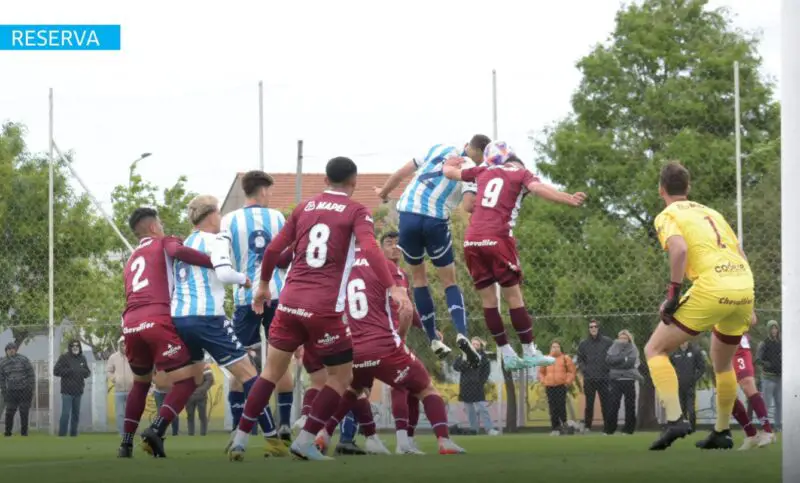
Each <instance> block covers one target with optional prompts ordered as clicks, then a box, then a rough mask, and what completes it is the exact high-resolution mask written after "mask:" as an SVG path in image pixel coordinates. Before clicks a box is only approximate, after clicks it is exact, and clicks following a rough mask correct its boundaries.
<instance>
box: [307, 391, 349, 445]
mask: <svg viewBox="0 0 800 483" xmlns="http://www.w3.org/2000/svg"><path fill="white" fill-rule="evenodd" d="M356 399H357V396H356V395H355V394H353V393H352V392H350V391H345V392H344V394H343V395H342V399H341V400H340V401H339V407H337V408H336V412H334V413H333V416H331V417H330V418H328V422H327V423H325V431H327V432H328V434H330V435H331V436H333V433H335V432H336V428H337V427H338V426H339V423H341V422H342V419H344V417H345V416H347V413H349V412H350V410H351V409H353V406H355V404H356ZM314 434H316V433H314Z"/></svg>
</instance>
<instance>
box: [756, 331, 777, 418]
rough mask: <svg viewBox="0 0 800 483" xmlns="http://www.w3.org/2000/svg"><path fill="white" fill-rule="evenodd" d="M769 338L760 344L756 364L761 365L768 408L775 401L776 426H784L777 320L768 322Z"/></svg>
mask: <svg viewBox="0 0 800 483" xmlns="http://www.w3.org/2000/svg"><path fill="white" fill-rule="evenodd" d="M767 331H768V335H767V338H766V339H765V340H764V342H762V343H761V344H760V345H759V346H758V352H757V353H756V364H758V365H760V366H761V393H762V394H763V396H764V403H765V404H766V405H767V410H769V407H770V406H772V403H773V402H774V403H775V417H774V418H773V420H774V421H775V428H776V429H780V428H781V427H782V424H781V423H782V421H781V420H782V412H783V411H782V403H781V396H782V393H783V391H782V390H781V375H782V372H783V367H782V364H781V357H782V353H781V352H782V349H781V327H780V325H778V322H777V321H775V320H770V321H769V322H767Z"/></svg>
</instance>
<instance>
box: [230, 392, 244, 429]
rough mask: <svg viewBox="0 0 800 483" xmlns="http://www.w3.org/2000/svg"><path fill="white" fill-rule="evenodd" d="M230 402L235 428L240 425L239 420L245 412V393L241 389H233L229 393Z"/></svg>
mask: <svg viewBox="0 0 800 483" xmlns="http://www.w3.org/2000/svg"><path fill="white" fill-rule="evenodd" d="M228 404H229V405H230V407H231V418H232V419H233V429H236V428H238V427H239V420H240V419H242V413H243V412H244V393H243V392H241V391H231V392H229V393H228Z"/></svg>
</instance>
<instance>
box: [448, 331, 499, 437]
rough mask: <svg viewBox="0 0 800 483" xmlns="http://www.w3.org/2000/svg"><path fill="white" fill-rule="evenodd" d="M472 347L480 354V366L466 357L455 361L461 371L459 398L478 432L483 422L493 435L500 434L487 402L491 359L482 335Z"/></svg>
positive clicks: (484, 427) (470, 421)
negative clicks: (472, 364) (473, 364)
mask: <svg viewBox="0 0 800 483" xmlns="http://www.w3.org/2000/svg"><path fill="white" fill-rule="evenodd" d="M472 347H473V349H475V351H476V352H477V353H478V355H480V362H479V363H478V367H473V366H471V365H470V364H469V362H467V360H466V359H465V357H466V356H464V357H459V358H457V359H456V360H455V362H454V363H453V369H454V370H456V371H458V372H459V373H461V377H460V379H459V383H458V400H459V401H461V402H463V403H464V407H465V408H466V410H467V418H469V426H470V428H471V429H472V430H473V431H475V432H476V433H477V432H478V430H479V429H480V422H481V421H482V422H483V429H484V430H485V431H486V433H487V434H489V435H491V436H497V435H498V434H500V433H499V432H498V431H497V430H496V429H495V428H494V424H493V423H492V418H491V416H490V415H489V407H488V406H487V404H486V383H487V382H488V381H489V374H490V373H491V370H492V367H491V361H490V360H489V358H488V357H487V356H486V343H485V342H484V341H483V339H481V338H480V337H473V338H472Z"/></svg>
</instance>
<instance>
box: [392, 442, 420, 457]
mask: <svg viewBox="0 0 800 483" xmlns="http://www.w3.org/2000/svg"><path fill="white" fill-rule="evenodd" d="M394 453H395V454H415V455H424V454H425V453H423V452H422V451H420V450H418V449H417V448H414V447H413V446H411V445H410V444H406V445H399V444H398V445H397V448H396V449H395V452H394Z"/></svg>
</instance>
